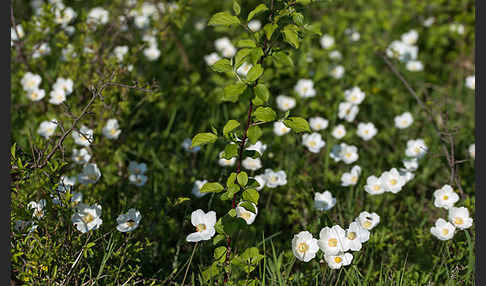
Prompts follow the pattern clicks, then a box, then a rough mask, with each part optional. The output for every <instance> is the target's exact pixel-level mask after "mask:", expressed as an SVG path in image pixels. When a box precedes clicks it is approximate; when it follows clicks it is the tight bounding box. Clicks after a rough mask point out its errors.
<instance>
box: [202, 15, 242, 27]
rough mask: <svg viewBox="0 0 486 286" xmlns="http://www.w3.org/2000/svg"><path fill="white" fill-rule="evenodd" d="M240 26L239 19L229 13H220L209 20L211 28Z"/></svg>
mask: <svg viewBox="0 0 486 286" xmlns="http://www.w3.org/2000/svg"><path fill="white" fill-rule="evenodd" d="M235 24H236V25H237V24H240V19H238V17H236V16H233V15H231V14H230V13H229V12H219V13H216V14H214V15H213V16H212V17H211V19H209V22H208V25H209V26H230V25H235Z"/></svg>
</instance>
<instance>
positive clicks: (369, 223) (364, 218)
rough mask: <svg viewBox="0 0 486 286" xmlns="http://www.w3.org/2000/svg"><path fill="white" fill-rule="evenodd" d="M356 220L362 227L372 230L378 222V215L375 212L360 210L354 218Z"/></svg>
mask: <svg viewBox="0 0 486 286" xmlns="http://www.w3.org/2000/svg"><path fill="white" fill-rule="evenodd" d="M356 222H357V223H358V224H359V225H360V226H361V227H362V228H364V229H367V230H372V229H373V228H374V227H375V226H376V225H377V224H378V223H380V216H379V215H378V214H376V213H369V212H361V213H360V214H359V216H358V217H357V218H356Z"/></svg>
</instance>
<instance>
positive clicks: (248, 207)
mask: <svg viewBox="0 0 486 286" xmlns="http://www.w3.org/2000/svg"><path fill="white" fill-rule="evenodd" d="M239 206H240V207H242V208H245V209H246V210H247V211H249V212H252V213H254V214H255V213H256V210H255V207H254V206H253V205H252V204H251V203H250V202H248V201H244V202H242V203H241V204H239Z"/></svg>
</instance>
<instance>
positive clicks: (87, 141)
mask: <svg viewBox="0 0 486 286" xmlns="http://www.w3.org/2000/svg"><path fill="white" fill-rule="evenodd" d="M93 133H94V132H93V129H89V128H88V127H86V126H85V125H81V128H79V132H78V131H77V130H74V131H73V132H72V133H71V136H72V137H73V139H74V143H76V144H78V145H81V146H83V147H88V146H89V145H91V143H93V140H94V134H93Z"/></svg>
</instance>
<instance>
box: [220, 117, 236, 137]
mask: <svg viewBox="0 0 486 286" xmlns="http://www.w3.org/2000/svg"><path fill="white" fill-rule="evenodd" d="M238 126H240V123H239V122H238V121H236V120H234V119H231V120H229V121H228V122H226V124H225V125H224V127H223V135H224V136H226V135H228V133H229V132H231V131H233V130H234V129H235V128H236V127H238Z"/></svg>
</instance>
